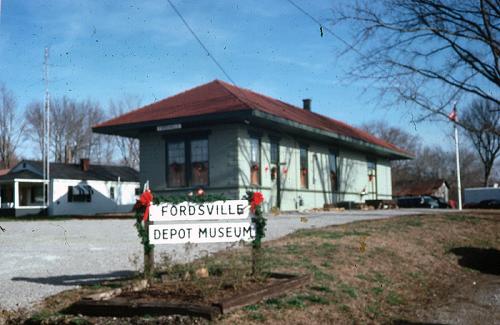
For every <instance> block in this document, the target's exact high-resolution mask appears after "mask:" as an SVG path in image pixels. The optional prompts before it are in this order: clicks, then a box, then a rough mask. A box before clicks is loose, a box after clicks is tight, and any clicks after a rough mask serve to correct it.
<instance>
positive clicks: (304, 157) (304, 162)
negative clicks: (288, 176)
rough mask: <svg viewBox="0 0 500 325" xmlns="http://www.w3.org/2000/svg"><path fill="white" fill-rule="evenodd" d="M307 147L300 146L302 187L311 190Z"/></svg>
mask: <svg viewBox="0 0 500 325" xmlns="http://www.w3.org/2000/svg"><path fill="white" fill-rule="evenodd" d="M308 156H309V155H308V152H307V146H305V145H301V146H300V187H302V188H309V177H308V173H309V171H308Z"/></svg>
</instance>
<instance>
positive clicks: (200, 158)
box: [191, 139, 208, 186]
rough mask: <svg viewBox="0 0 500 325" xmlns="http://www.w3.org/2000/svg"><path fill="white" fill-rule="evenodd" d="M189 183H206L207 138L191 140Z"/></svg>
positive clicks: (194, 184)
mask: <svg viewBox="0 0 500 325" xmlns="http://www.w3.org/2000/svg"><path fill="white" fill-rule="evenodd" d="M191 185H193V186H196V185H208V139H201V140H193V141H191Z"/></svg>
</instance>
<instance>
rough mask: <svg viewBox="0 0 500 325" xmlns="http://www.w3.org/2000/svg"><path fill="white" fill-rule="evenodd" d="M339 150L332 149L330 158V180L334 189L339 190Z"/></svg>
mask: <svg viewBox="0 0 500 325" xmlns="http://www.w3.org/2000/svg"><path fill="white" fill-rule="evenodd" d="M337 156H338V155H337V152H335V151H331V152H330V158H329V165H330V182H331V184H332V191H334V192H335V191H338V190H339V179H338V165H337Z"/></svg>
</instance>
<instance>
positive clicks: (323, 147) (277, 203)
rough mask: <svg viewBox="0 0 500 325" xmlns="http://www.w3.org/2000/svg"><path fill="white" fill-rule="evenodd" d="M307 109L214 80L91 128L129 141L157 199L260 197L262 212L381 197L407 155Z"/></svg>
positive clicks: (389, 192) (307, 106)
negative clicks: (394, 164) (200, 194)
mask: <svg viewBox="0 0 500 325" xmlns="http://www.w3.org/2000/svg"><path fill="white" fill-rule="evenodd" d="M311 106H312V105H311V101H310V100H307V99H306V100H304V101H303V105H302V107H296V106H293V105H291V104H288V103H285V102H283V101H280V100H277V99H274V98H271V97H268V96H265V95H262V94H258V93H256V92H253V91H251V90H247V89H243V88H239V87H236V86H233V85H230V84H227V83H225V82H223V81H219V80H215V81H212V82H210V83H207V84H204V85H201V86H198V87H196V88H193V89H190V90H187V91H185V92H182V93H180V94H177V95H174V96H172V97H169V98H166V99H164V100H161V101H158V102H155V103H153V104H151V105H147V106H145V107H142V108H139V109H137V110H135V111H132V112H130V113H127V114H124V115H121V116H118V117H116V118H114V119H111V120H109V121H106V122H104V123H101V124H99V125H97V126H95V127H94V128H93V130H94V132H97V133H103V134H110V135H119V136H124V137H132V138H137V139H139V141H140V180H141V183H144V182H146V181H149V184H150V188H151V190H152V191H153V192H154V193H155V194H158V195H171V194H175V195H177V194H186V193H188V192H191V191H194V190H195V189H197V188H200V187H201V188H203V189H204V190H205V192H206V193H207V194H216V193H217V194H219V193H223V194H224V195H225V197H226V198H228V199H241V198H242V197H243V196H244V195H245V194H246V192H247V191H248V190H254V191H261V192H262V193H263V194H264V197H265V202H264V204H263V207H264V210H265V211H269V210H270V209H271V208H273V207H276V208H279V209H281V210H285V211H286V210H302V209H310V208H320V207H323V206H324V205H325V204H328V205H329V204H335V203H339V202H364V201H366V200H385V199H391V198H392V187H391V166H390V162H391V160H395V159H409V158H411V157H412V156H411V155H410V154H409V153H407V152H405V151H404V150H402V149H400V148H398V147H396V146H395V145H393V144H391V143H388V142H386V141H383V140H381V139H378V138H376V137H374V136H373V135H371V134H368V133H366V132H364V131H362V130H360V129H357V128H355V127H352V126H350V125H348V124H346V123H344V122H341V121H338V120H335V119H332V118H330V117H327V116H324V115H321V114H317V113H315V112H314V111H313V109H312V107H311Z"/></svg>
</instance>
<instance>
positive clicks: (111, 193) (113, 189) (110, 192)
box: [109, 186, 115, 200]
mask: <svg viewBox="0 0 500 325" xmlns="http://www.w3.org/2000/svg"><path fill="white" fill-rule="evenodd" d="M109 198H110V199H111V200H114V199H115V188H114V187H113V186H111V187H110V188H109Z"/></svg>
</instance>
